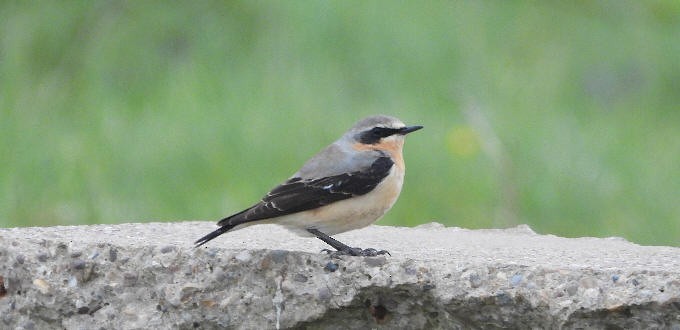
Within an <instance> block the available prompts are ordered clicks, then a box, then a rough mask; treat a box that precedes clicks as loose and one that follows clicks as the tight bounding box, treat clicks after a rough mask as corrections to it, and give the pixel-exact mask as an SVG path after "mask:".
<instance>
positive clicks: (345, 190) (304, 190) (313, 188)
mask: <svg viewBox="0 0 680 330" xmlns="http://www.w3.org/2000/svg"><path fill="white" fill-rule="evenodd" d="M392 165H394V162H392V160H391V159H390V158H389V157H380V158H378V159H377V160H376V161H374V162H373V164H371V166H370V167H369V168H367V169H365V170H363V171H356V172H351V173H343V174H340V175H334V176H330V177H325V178H321V179H314V180H302V179H301V178H292V179H290V180H288V181H286V182H284V183H283V184H281V185H280V186H278V187H276V188H274V189H273V190H272V191H270V192H269V193H267V195H266V196H265V197H264V198H262V200H261V201H260V202H259V203H257V204H255V205H253V206H252V207H250V208H248V209H246V210H243V211H241V212H239V213H236V214H234V215H232V216H229V217H227V218H224V219H222V220H220V222H218V223H217V224H218V225H220V226H229V227H234V226H236V225H239V224H242V223H245V222H250V221H257V220H263V219H268V218H274V217H279V216H282V215H287V214H292V213H297V212H301V211H306V210H311V209H315V208H317V207H320V206H324V205H328V204H331V203H333V202H337V201H340V200H343V199H347V198H350V197H352V196H359V195H363V194H366V193H368V192H369V191H371V190H373V188H375V187H376V186H377V185H378V184H379V183H380V182H381V181H382V180H383V179H384V178H385V177H386V176H387V175H388V174H389V173H390V169H391V168H392Z"/></svg>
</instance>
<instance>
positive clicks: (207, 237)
mask: <svg viewBox="0 0 680 330" xmlns="http://www.w3.org/2000/svg"><path fill="white" fill-rule="evenodd" d="M234 227H236V225H226V226H222V227H220V228H217V229H215V231H213V232H211V233H210V234H208V235H205V236H203V237H201V238H199V239H198V240H197V241H196V242H194V244H196V246H194V247H195V248H197V247H199V246H201V245H203V244H205V243H208V242H210V241H211V240H213V239H214V238H215V237H217V236H220V235H222V234H224V233H226V232H228V231H229V230H231V229H232V228H234Z"/></svg>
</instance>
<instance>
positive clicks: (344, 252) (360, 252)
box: [321, 247, 391, 258]
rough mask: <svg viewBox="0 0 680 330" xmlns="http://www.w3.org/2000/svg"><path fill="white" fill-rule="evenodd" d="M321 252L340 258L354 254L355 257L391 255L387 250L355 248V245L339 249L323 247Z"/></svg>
mask: <svg viewBox="0 0 680 330" xmlns="http://www.w3.org/2000/svg"><path fill="white" fill-rule="evenodd" d="M321 252H325V253H328V255H330V256H331V258H339V257H341V256H353V257H375V256H379V255H383V254H387V255H390V256H391V254H390V253H389V252H387V251H385V250H376V249H373V248H367V249H361V248H357V247H355V248H353V247H348V248H347V249H341V250H337V251H331V250H329V249H323V250H321Z"/></svg>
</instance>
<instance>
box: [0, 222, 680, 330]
mask: <svg viewBox="0 0 680 330" xmlns="http://www.w3.org/2000/svg"><path fill="white" fill-rule="evenodd" d="M214 228H215V225H214V223H212V222H180V223H148V224H123V225H96V226H73V227H45V228H10V229H0V284H1V285H0V329H27V330H30V329H55V328H60V329H61V328H65V329H194V328H199V329H220V328H233V329H274V328H291V327H293V328H312V329H315V328H322V329H347V328H352V329H367V328H378V329H398V328H407V329H433V328H434V329H436V328H442V329H448V328H453V329H455V328H465V329H468V328H485V329H487V328H522V329H531V328H535V329H538V328H569V329H570V328H607V329H618V328H626V329H629V328H645V329H646V328H671V329H680V249H678V248H671V247H646V246H638V245H635V244H631V243H629V242H627V241H625V240H623V239H619V238H605V239H599V238H576V239H567V238H560V237H555V236H551V235H537V234H535V233H534V232H532V231H531V229H529V228H528V227H526V226H519V227H517V228H512V229H507V230H465V229H460V228H444V227H443V226H441V225H439V224H435V223H432V224H427V225H423V226H420V227H416V228H398V227H383V226H372V227H369V228H365V229H362V230H357V231H353V232H349V233H345V234H341V235H337V236H336V238H338V239H339V240H340V241H343V242H345V243H348V244H350V245H352V246H359V247H363V248H366V247H374V248H379V249H386V250H388V251H390V252H391V253H392V255H391V256H379V257H370V258H365V257H343V258H342V259H332V258H330V257H329V256H327V255H324V254H320V253H319V250H321V249H323V248H325V247H326V246H325V245H324V243H322V242H320V241H319V240H317V239H314V238H301V237H297V236H294V235H293V234H291V233H289V232H287V231H286V230H284V229H282V228H280V227H277V226H255V227H251V228H247V229H244V230H241V231H236V232H233V233H228V234H225V235H223V236H221V237H220V238H218V239H216V240H215V241H212V242H210V243H208V244H207V245H206V246H205V247H202V248H199V249H193V248H192V242H193V241H194V240H195V239H197V238H199V237H201V236H202V235H203V234H205V233H207V232H208V231H210V230H212V229H214Z"/></svg>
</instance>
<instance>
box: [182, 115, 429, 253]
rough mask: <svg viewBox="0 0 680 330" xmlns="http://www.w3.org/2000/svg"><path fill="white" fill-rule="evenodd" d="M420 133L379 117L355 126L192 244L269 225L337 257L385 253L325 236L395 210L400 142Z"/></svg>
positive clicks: (401, 173) (401, 159)
mask: <svg viewBox="0 0 680 330" xmlns="http://www.w3.org/2000/svg"><path fill="white" fill-rule="evenodd" d="M421 128H423V127H422V126H406V125H404V123H402V122H401V121H400V120H399V119H397V118H394V117H389V116H382V115H381V116H372V117H368V118H365V119H363V120H361V121H359V122H358V123H356V124H355V125H354V126H353V127H352V128H350V129H349V130H348V131H347V132H345V134H344V135H343V136H342V137H341V138H340V139H338V140H337V141H335V142H333V143H332V144H331V145H329V146H328V147H326V148H325V149H323V150H321V151H320V152H319V153H318V154H316V155H315V156H314V157H312V158H311V159H310V160H308V161H307V162H306V163H305V164H304V165H303V166H302V168H301V169H300V170H299V171H297V172H296V173H295V174H293V176H291V177H290V179H288V180H287V181H286V182H284V183H282V184H281V185H279V186H277V187H275V188H274V189H272V190H271V191H270V192H268V193H267V195H265V196H264V197H263V198H262V200H261V201H260V202H258V203H257V204H255V205H253V206H251V207H249V208H247V209H245V210H243V211H241V212H239V213H236V214H234V215H230V216H228V217H226V218H224V219H222V220H220V221H219V222H218V223H217V225H218V226H220V228H218V229H217V230H215V231H213V232H211V233H210V234H208V235H205V236H204V237H201V238H200V239H199V240H197V241H196V243H195V244H196V247H198V246H201V245H203V244H205V243H207V242H208V241H210V240H212V239H214V238H215V237H217V236H220V235H222V234H224V233H226V232H228V231H230V230H233V229H240V228H244V227H247V226H250V225H256V224H265V223H273V224H278V225H282V226H284V227H286V228H288V229H290V230H292V231H294V232H296V233H297V234H299V235H302V236H312V235H313V236H316V237H317V238H319V239H320V240H322V241H324V242H326V243H328V244H329V245H330V246H332V247H333V248H335V249H336V250H338V252H336V253H340V254H349V255H353V256H374V255H377V254H384V253H387V251H377V250H375V249H360V248H352V247H349V246H347V245H345V244H343V243H341V242H339V241H337V240H335V239H333V238H332V237H330V236H329V235H335V234H338V233H342V232H345V231H349V230H353V229H358V228H362V227H366V226H368V225H370V224H372V223H373V222H375V221H376V220H378V219H379V218H380V217H382V216H383V215H384V214H385V212H387V211H388V210H389V209H390V208H391V207H392V205H394V202H395V201H396V200H397V197H399V193H400V192H401V186H402V184H403V182H404V170H405V166H404V157H403V156H402V148H403V146H404V137H405V135H406V134H408V133H411V132H414V131H417V130H419V129H421Z"/></svg>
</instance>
